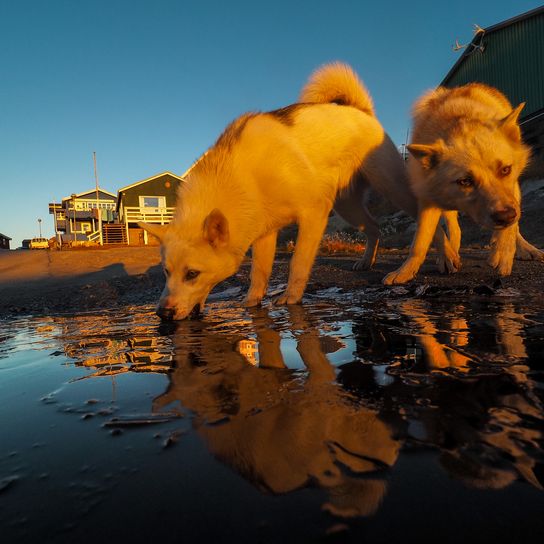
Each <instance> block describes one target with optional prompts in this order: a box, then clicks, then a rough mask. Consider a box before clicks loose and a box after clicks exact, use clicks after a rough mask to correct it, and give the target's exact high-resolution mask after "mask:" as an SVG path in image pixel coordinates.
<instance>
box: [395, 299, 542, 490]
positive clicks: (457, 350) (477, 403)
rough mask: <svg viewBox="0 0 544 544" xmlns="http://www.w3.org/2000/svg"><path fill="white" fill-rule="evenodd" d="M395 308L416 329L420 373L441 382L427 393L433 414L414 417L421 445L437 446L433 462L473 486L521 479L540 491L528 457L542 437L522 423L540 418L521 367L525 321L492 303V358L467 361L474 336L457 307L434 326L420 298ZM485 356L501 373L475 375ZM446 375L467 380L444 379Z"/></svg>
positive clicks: (506, 306) (500, 484)
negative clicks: (419, 419) (418, 419)
mask: <svg viewBox="0 0 544 544" xmlns="http://www.w3.org/2000/svg"><path fill="white" fill-rule="evenodd" d="M399 309H400V310H401V311H402V313H403V314H404V316H405V317H407V318H408V319H409V321H410V322H411V324H412V325H415V326H416V330H417V331H418V332H417V333H416V337H417V344H418V346H419V347H420V349H421V352H422V356H423V357H422V359H423V361H424V362H425V371H427V372H428V371H430V372H432V373H434V374H436V375H437V376H440V375H443V380H444V381H443V382H442V383H441V384H439V383H436V384H435V387H434V389H433V391H432V392H431V398H430V401H431V404H432V405H433V406H434V408H433V410H427V411H426V413H424V414H422V420H423V421H424V425H425V433H426V436H427V438H426V439H425V440H424V441H423V442H425V441H427V442H428V443H429V444H430V445H432V446H433V447H436V446H439V447H440V450H441V453H440V457H439V460H440V464H441V465H442V466H443V467H444V469H445V470H446V471H447V472H448V473H449V474H450V475H452V476H453V477H454V478H456V479H458V480H460V481H462V482H463V483H464V484H465V485H467V486H469V487H473V488H479V489H502V488H504V487H507V486H508V485H510V484H511V483H513V482H515V481H516V480H517V479H518V478H519V477H521V478H522V479H523V480H525V481H526V482H528V483H529V484H531V485H532V486H534V487H536V488H537V489H543V486H542V484H541V482H540V481H539V479H538V477H537V475H536V473H535V470H536V468H537V463H536V461H535V457H534V455H532V452H535V451H539V450H540V449H541V448H540V446H539V443H540V441H541V440H542V432H541V431H540V430H539V429H537V428H533V426H532V425H527V424H526V423H525V420H528V421H542V419H543V412H542V405H541V402H540V400H539V399H538V397H537V395H535V394H534V392H533V391H534V389H535V382H534V381H533V380H532V379H531V378H530V374H529V371H530V369H529V367H528V366H527V365H526V364H524V361H525V359H526V358H527V350H526V347H525V344H524V340H523V338H524V327H525V325H526V324H527V323H531V321H530V320H528V319H527V318H526V317H525V316H523V315H522V314H520V313H518V312H516V310H515V307H514V305H513V304H510V303H503V304H501V305H499V306H498V307H497V312H496V313H495V314H494V315H493V314H492V315H493V317H492V318H491V319H490V322H489V323H486V325H487V326H488V327H489V325H490V324H491V325H492V328H493V329H494V331H495V332H494V337H493V339H492V340H491V341H492V342H493V344H494V345H493V346H492V349H493V350H494V351H495V353H490V354H486V355H485V356H484V357H483V358H482V357H479V356H478V355H476V356H471V355H472V352H474V346H473V345H471V343H472V342H473V341H474V338H477V337H478V336H479V335H478V330H477V328H476V327H474V326H473V325H471V323H470V319H469V317H468V315H467V313H466V308H464V307H463V306H462V305H458V306H452V308H451V311H450V312H448V314H449V315H446V316H443V317H442V319H441V320H440V322H437V320H436V312H432V311H431V309H430V305H429V304H428V303H426V302H425V301H422V300H417V299H412V300H407V301H404V302H402V303H401V304H400V305H399ZM430 316H435V317H433V318H431V317H430ZM493 357H494V358H496V360H497V362H500V367H501V372H497V371H496V370H495V371H494V372H493V371H488V372H491V373H490V374H487V373H486V372H484V374H483V375H478V366H479V362H480V361H482V362H486V363H489V362H490V359H492V358H493ZM505 361H509V362H510V363H509V364H505ZM452 370H453V371H455V373H456V374H457V375H459V373H463V374H464V373H466V374H468V376H467V378H469V379H466V380H456V379H452V374H451V373H450V372H451V371H452ZM471 371H472V373H471ZM439 385H441V387H440V386H439ZM506 459H509V462H505V460H506Z"/></svg>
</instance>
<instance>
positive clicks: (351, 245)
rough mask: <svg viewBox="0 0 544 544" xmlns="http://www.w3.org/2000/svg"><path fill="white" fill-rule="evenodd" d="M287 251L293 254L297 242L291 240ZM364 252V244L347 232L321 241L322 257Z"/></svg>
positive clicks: (327, 236)
mask: <svg viewBox="0 0 544 544" xmlns="http://www.w3.org/2000/svg"><path fill="white" fill-rule="evenodd" d="M286 249H287V251H288V252H290V253H292V252H293V251H294V249H295V242H294V241H293V240H289V242H287V246H286ZM364 250H365V245H364V243H363V242H362V241H361V240H360V239H359V238H358V237H357V236H355V235H353V234H348V233H346V232H335V233H334V234H325V236H323V240H321V245H320V246H319V253H320V254H321V255H335V254H338V253H350V254H359V253H363V252H364Z"/></svg>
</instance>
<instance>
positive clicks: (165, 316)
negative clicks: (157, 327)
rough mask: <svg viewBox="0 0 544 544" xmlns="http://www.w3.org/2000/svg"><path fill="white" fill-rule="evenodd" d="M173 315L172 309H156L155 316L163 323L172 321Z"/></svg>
mask: <svg viewBox="0 0 544 544" xmlns="http://www.w3.org/2000/svg"><path fill="white" fill-rule="evenodd" d="M174 313H175V310H174V308H162V307H161V308H157V315H158V316H159V317H160V318H161V319H162V320H164V321H172V319H174Z"/></svg>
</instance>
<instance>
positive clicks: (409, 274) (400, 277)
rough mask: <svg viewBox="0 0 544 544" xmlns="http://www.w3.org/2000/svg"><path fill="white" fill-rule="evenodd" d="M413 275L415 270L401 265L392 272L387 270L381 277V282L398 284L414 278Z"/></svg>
mask: <svg viewBox="0 0 544 544" xmlns="http://www.w3.org/2000/svg"><path fill="white" fill-rule="evenodd" d="M415 275H416V271H414V270H411V269H410V268H406V267H404V266H401V267H400V268H399V269H397V270H395V271H394V272H389V274H387V276H385V278H383V280H382V283H383V284H384V285H398V284H400V283H406V282H408V281H410V280H412V279H414V276H415Z"/></svg>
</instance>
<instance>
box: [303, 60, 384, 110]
mask: <svg viewBox="0 0 544 544" xmlns="http://www.w3.org/2000/svg"><path fill="white" fill-rule="evenodd" d="M300 102H304V103H306V104H328V103H331V102H334V103H335V104H342V105H345V106H353V107H354V108H357V109H359V110H361V111H363V112H365V113H367V114H368V115H372V116H374V105H373V104H372V98H370V94H369V92H368V91H367V89H366V87H365V86H364V85H363V83H362V82H361V80H360V79H359V78H358V77H357V74H356V73H355V72H354V71H353V69H352V68H351V67H350V66H348V65H347V64H343V63H341V62H333V63H331V64H325V66H322V67H321V68H318V69H317V70H316V71H315V72H314V73H313V74H312V75H311V76H310V79H309V80H308V83H306V85H305V86H304V88H303V89H302V92H301V93H300Z"/></svg>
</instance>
